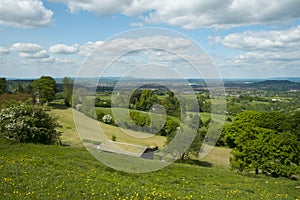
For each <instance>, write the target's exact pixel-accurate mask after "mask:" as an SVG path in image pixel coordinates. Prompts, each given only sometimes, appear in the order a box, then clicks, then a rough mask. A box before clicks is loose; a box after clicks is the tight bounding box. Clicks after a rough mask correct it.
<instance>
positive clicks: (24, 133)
mask: <svg viewBox="0 0 300 200" xmlns="http://www.w3.org/2000/svg"><path fill="white" fill-rule="evenodd" d="M58 126H59V124H58V123H57V118H55V117H53V116H51V115H49V113H48V108H47V107H45V106H40V105H30V104H27V103H24V102H23V103H12V104H6V105H5V106H4V107H3V108H2V109H1V110H0V135H1V136H2V137H4V138H6V139H9V140H14V141H17V142H23V143H41V144H55V143H56V142H59V136H60V133H59V132H58V131H57V130H56V128H57V127H58Z"/></svg>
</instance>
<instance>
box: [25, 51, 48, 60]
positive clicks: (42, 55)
mask: <svg viewBox="0 0 300 200" xmlns="http://www.w3.org/2000/svg"><path fill="white" fill-rule="evenodd" d="M19 57H21V58H28V59H39V58H48V57H49V55H48V54H47V52H46V50H42V51H39V52H36V53H24V52H21V53H19Z"/></svg>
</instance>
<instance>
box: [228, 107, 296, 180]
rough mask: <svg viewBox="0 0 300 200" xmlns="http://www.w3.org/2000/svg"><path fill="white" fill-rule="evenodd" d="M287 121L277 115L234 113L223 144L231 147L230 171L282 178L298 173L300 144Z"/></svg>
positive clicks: (286, 118)
mask: <svg viewBox="0 0 300 200" xmlns="http://www.w3.org/2000/svg"><path fill="white" fill-rule="evenodd" d="M288 119H289V118H288V117H287V116H286V115H285V114H283V113H279V112H268V113H267V112H262V113H260V112H255V111H246V112H243V113H241V114H238V115H237V117H236V119H235V120H234V121H233V123H232V124H230V125H227V126H226V128H225V134H226V141H227V143H228V144H229V145H230V146H231V147H234V149H233V151H232V155H233V156H232V157H231V168H232V169H236V170H239V171H241V172H243V171H255V172H256V173H258V172H259V171H261V172H267V173H270V174H272V175H273V176H284V177H292V176H293V175H295V174H299V173H300V167H299V164H300V157H299V153H300V143H299V140H298V139H297V136H296V133H294V132H291V131H292V130H293V129H291V128H290V126H289V123H287V122H286V120H288ZM298 123H299V122H298Z"/></svg>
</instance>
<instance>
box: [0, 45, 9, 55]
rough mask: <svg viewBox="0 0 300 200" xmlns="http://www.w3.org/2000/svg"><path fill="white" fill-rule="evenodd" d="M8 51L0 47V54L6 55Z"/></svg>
mask: <svg viewBox="0 0 300 200" xmlns="http://www.w3.org/2000/svg"><path fill="white" fill-rule="evenodd" d="M8 53H9V50H8V49H6V48H4V47H1V46H0V54H8Z"/></svg>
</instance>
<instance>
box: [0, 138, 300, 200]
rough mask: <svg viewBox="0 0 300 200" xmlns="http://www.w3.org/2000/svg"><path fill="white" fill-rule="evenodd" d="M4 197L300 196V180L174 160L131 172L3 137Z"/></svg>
mask: <svg viewBox="0 0 300 200" xmlns="http://www.w3.org/2000/svg"><path fill="white" fill-rule="evenodd" d="M0 155H1V156H0V169H1V170H0V177H1V182H0V185H1V187H0V193H1V194H2V197H1V198H3V199H149V200H150V199H151V200H152V199H294V200H295V199H297V198H298V199H299V194H300V192H299V189H297V188H296V187H299V185H300V183H299V181H298V182H296V181H291V180H288V179H282V178H278V179H274V178H270V177H266V176H264V175H260V176H255V175H242V174H238V173H235V172H230V171H227V170H221V169H216V168H209V167H201V166H191V165H186V164H172V165H171V166H169V167H166V168H164V169H162V170H160V171H157V172H152V173H145V174H128V173H124V172H118V171H115V170H112V169H110V168H108V167H106V166H104V165H102V164H101V163H99V162H98V161H97V160H95V159H94V158H93V157H92V156H91V155H90V154H89V153H88V152H87V151H86V150H85V149H84V148H71V147H61V146H46V145H34V144H12V143H9V142H7V141H3V139H0Z"/></svg>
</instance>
